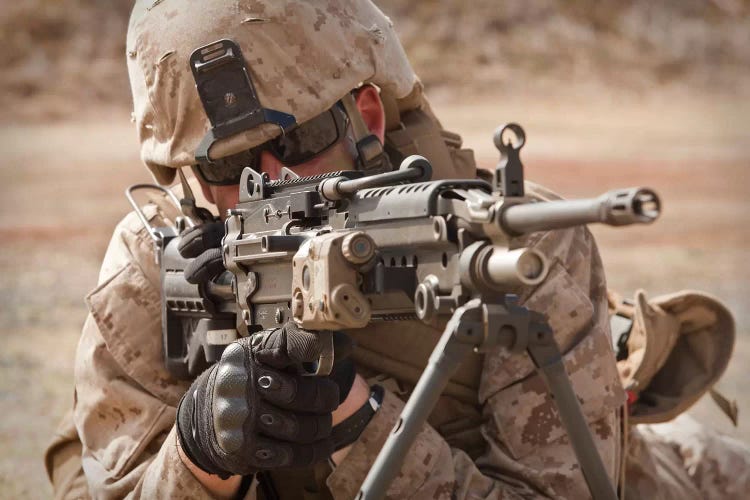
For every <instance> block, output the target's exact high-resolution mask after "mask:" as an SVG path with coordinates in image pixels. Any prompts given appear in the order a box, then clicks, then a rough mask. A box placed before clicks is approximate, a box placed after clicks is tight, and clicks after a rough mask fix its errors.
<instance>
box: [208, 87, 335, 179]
mask: <svg viewBox="0 0 750 500" xmlns="http://www.w3.org/2000/svg"><path fill="white" fill-rule="evenodd" d="M348 127H349V117H348V116H347V114H346V111H345V110H344V107H343V104H342V103H341V101H339V102H337V103H336V104H334V105H333V106H332V107H331V108H330V109H329V110H328V111H325V112H323V113H321V114H319V115H318V116H316V117H315V118H313V119H311V120H308V121H306V122H305V123H302V124H301V125H298V126H297V127H295V128H293V129H292V130H290V131H288V132H286V133H285V134H282V135H281V136H279V137H277V138H275V139H272V140H270V141H268V142H265V143H263V144H261V145H259V146H256V147H254V148H250V149H248V150H246V151H242V152H241V153H237V154H234V155H231V156H227V157H225V158H219V159H218V160H212V161H211V163H210V164H208V163H198V164H195V165H193V171H194V172H195V173H196V175H198V176H200V177H201V178H202V179H203V180H204V181H205V182H206V183H207V184H211V185H214V186H227V185H232V184H239V183H240V177H241V176H242V171H243V170H244V169H245V168H246V167H250V168H252V169H253V170H255V171H257V172H260V168H259V167H260V156H261V153H262V152H263V151H268V152H269V153H271V154H272V155H273V156H274V157H275V158H276V159H277V160H279V161H280V162H281V163H282V164H283V165H284V166H285V167H289V168H293V167H294V166H296V165H300V164H302V163H305V162H307V161H310V160H311V159H313V158H315V157H316V156H318V155H320V154H322V153H324V152H325V151H327V150H328V149H329V148H331V147H332V146H334V145H335V144H337V143H338V142H339V141H341V139H343V138H344V137H346V131H347V128H348Z"/></svg>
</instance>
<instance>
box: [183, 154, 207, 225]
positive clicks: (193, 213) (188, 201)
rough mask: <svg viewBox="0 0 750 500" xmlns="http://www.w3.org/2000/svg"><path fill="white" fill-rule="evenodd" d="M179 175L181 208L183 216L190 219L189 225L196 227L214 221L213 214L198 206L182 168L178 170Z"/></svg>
mask: <svg viewBox="0 0 750 500" xmlns="http://www.w3.org/2000/svg"><path fill="white" fill-rule="evenodd" d="M177 174H178V175H179V177H180V184H182V198H181V199H180V208H181V209H182V215H184V216H185V217H186V218H187V219H188V221H190V222H189V223H188V225H190V226H194V225H198V224H202V223H204V222H209V221H210V220H212V219H213V215H212V214H211V212H209V211H208V210H206V209H205V208H203V207H199V206H198V205H196V203H195V195H194V194H193V190H192V189H191V188H190V184H188V180H187V177H185V173H184V172H183V171H182V168H178V169H177Z"/></svg>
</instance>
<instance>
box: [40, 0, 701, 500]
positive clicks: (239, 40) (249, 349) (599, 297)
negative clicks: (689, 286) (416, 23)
mask: <svg viewBox="0 0 750 500" xmlns="http://www.w3.org/2000/svg"><path fill="white" fill-rule="evenodd" d="M220 39H227V40H231V41H232V42H233V43H236V44H237V46H238V47H239V50H240V52H241V56H242V58H243V59H242V62H243V63H244V65H245V66H246V67H247V71H248V74H249V76H250V78H251V80H252V82H253V83H254V85H255V88H256V90H257V97H258V101H259V106H260V107H262V108H265V109H266V110H273V111H274V113H269V114H263V116H262V117H261V118H259V117H258V116H255V118H252V119H248V120H234V121H232V120H231V118H233V117H234V118H236V116H235V115H232V109H233V106H240V107H241V106H243V105H245V104H246V102H244V101H243V100H242V99H241V98H238V95H240V97H241V94H234V93H223V94H221V93H220V94H216V93H215V92H214V93H213V94H212V90H211V88H210V87H209V88H208V89H207V90H206V95H201V94H199V92H198V91H197V90H196V79H199V78H201V76H200V75H199V74H198V73H199V72H196V74H195V75H194V74H193V73H192V72H191V66H190V64H189V58H190V56H191V54H192V53H193V52H194V51H195V50H196V49H198V48H200V47H204V48H206V49H205V50H206V51H207V52H205V53H204V55H206V54H209V53H210V50H211V47H212V45H211V44H212V42H215V41H217V40H220ZM127 59H128V69H129V73H130V80H131V87H132V92H133V98H134V107H135V112H134V115H135V122H136V126H137V129H138V134H139V138H140V141H141V157H142V159H143V161H144V162H145V164H146V165H147V166H148V168H149V169H150V170H151V172H152V174H153V175H154V177H155V178H156V180H157V181H158V182H159V183H161V184H169V183H171V182H172V181H173V180H174V178H175V172H176V169H180V168H183V167H191V168H192V169H193V171H194V172H195V174H196V177H197V179H198V181H199V183H200V186H201V189H202V192H203V194H204V196H205V198H206V199H207V200H208V201H209V202H211V203H214V204H215V205H216V206H217V207H218V210H219V213H220V214H223V213H225V212H226V210H227V209H228V208H231V207H233V206H234V205H235V204H236V202H237V197H238V182H239V174H240V172H241V171H242V168H243V167H245V166H248V165H252V166H254V167H255V168H256V169H257V170H260V171H263V172H266V173H268V174H269V175H270V176H271V177H272V178H274V177H277V176H278V175H279V172H280V170H281V167H282V166H285V167H288V168H292V169H293V170H295V171H296V172H297V173H299V174H300V175H308V174H313V173H321V172H325V171H331V170H340V169H344V168H346V169H352V168H360V169H370V168H387V167H388V165H390V164H394V163H397V162H398V161H399V159H400V158H402V157H403V156H405V155H408V154H412V153H416V152H418V153H420V154H423V155H424V156H426V157H428V158H429V159H430V160H431V162H432V163H433V166H434V167H435V177H436V178H440V177H443V178H445V177H459V178H466V177H473V176H475V175H478V172H476V169H475V166H474V164H473V157H472V155H471V152H470V151H467V150H462V149H460V145H461V140H460V137H458V136H456V135H455V134H452V133H450V132H447V131H444V130H442V128H441V127H440V124H439V122H437V120H436V119H435V118H434V116H433V115H432V113H431V111H430V108H429V105H428V103H427V101H426V99H425V97H424V96H423V93H422V86H421V84H420V82H419V80H418V78H417V77H416V75H415V74H414V72H413V70H412V68H411V67H410V65H409V63H408V61H407V59H406V56H405V55H404V53H403V49H402V48H401V46H400V43H399V41H398V38H397V37H396V34H395V32H394V30H393V26H392V23H391V22H390V20H389V19H388V18H387V17H385V16H384V15H383V14H382V13H381V12H380V11H379V10H378V9H377V8H376V7H375V6H374V5H373V4H372V3H370V2H368V1H366V0H357V1H353V2H338V1H331V2H268V1H255V2H249V1H248V2H245V1H240V2H233V3H228V2H223V1H206V2H194V3H191V4H189V5H183V4H179V5H178V4H177V3H176V2H170V1H160V0H157V1H153V0H144V1H138V2H136V5H135V8H134V11H133V14H132V17H131V20H130V25H129V30H128V40H127ZM235 62H236V61H235ZM224 84H225V85H231V82H230V83H226V82H222V85H224ZM219 88H223V87H221V85H219ZM204 90H205V89H204ZM211 97H213V98H214V99H213V100H212V99H211ZM216 99H218V100H219V101H220V103H219V105H218V108H217V107H216V106H217V105H216V102H217V101H216ZM222 106H223V108H222ZM216 109H226V110H229V111H227V113H226V114H224V115H222V114H221V113H220V112H217V111H216ZM276 112H278V113H277V114H275V113H276ZM261 114H262V113H261ZM288 116H292V117H293V119H294V120H295V122H296V123H297V124H298V125H297V126H296V127H287V125H288V118H287V117H288ZM285 120H286V121H285ZM283 129H286V130H284V133H283V134H282V130H283ZM207 132H208V133H207ZM373 136H374V137H375V138H377V141H376V142H373V140H372V137H373ZM381 145H384V147H385V150H384V151H383V150H382V147H383V146H381ZM534 192H535V195H536V196H538V197H539V198H542V199H548V198H553V197H554V195H552V194H551V193H549V192H546V191H545V190H543V189H542V188H535V189H534ZM144 211H145V213H146V215H147V216H148V218H149V220H150V221H151V223H152V224H161V223H162V222H163V220H164V219H165V218H167V217H169V215H168V214H166V213H164V211H162V210H160V209H159V206H158V204H157V205H148V206H146V207H145V209H144ZM210 227H212V226H211V225H210V224H209V225H205V226H201V227H199V229H196V230H194V231H191V233H190V234H189V235H187V236H186V238H185V240H186V241H189V242H190V243H191V244H190V245H189V246H190V248H188V249H186V250H185V252H186V254H189V255H190V256H197V255H200V254H201V253H202V252H203V251H204V250H210V248H211V247H213V246H215V245H216V244H217V241H216V235H215V233H214V234H213V236H212V234H211V231H210V230H209V229H208V228H210ZM213 227H215V226H213ZM522 243H523V245H525V246H532V247H535V248H537V249H539V250H540V251H542V252H543V253H545V254H546V255H547V256H548V257H549V258H550V261H551V262H553V263H554V265H553V266H552V269H551V272H550V273H549V276H548V277H547V279H546V280H545V281H544V282H543V283H542V284H540V285H538V286H536V287H532V288H529V289H527V290H524V292H523V294H522V295H521V301H522V303H524V304H525V305H526V306H527V307H529V308H531V309H534V310H538V311H541V312H544V313H545V314H547V315H548V317H549V320H550V324H551V326H552V328H553V329H554V331H555V336H556V339H557V341H558V343H559V344H560V346H561V349H562V350H563V352H564V353H565V366H566V369H567V371H568V373H569V375H570V377H571V380H572V382H573V385H574V389H575V391H576V393H577V395H578V396H579V398H580V400H581V401H582V407H583V411H584V414H585V416H586V419H587V420H588V422H589V424H590V426H591V428H592V430H593V431H594V437H595V439H596V441H597V447H598V451H599V453H600V455H601V456H602V458H603V460H604V462H605V465H606V467H607V470H608V471H609V474H610V478H611V479H612V481H614V482H616V483H617V482H619V481H620V475H621V471H622V470H623V469H624V467H623V462H622V461H623V456H624V446H623V442H624V441H623V440H624V433H623V418H622V417H623V411H624V403H625V393H624V391H623V389H622V387H621V384H620V381H619V377H618V372H617V369H616V367H615V362H614V357H613V353H612V348H611V344H610V340H609V337H608V332H609V319H608V317H609V315H608V306H607V295H606V286H605V281H604V275H603V271H602V267H601V261H600V259H599V255H598V252H597V249H596V245H595V243H594V241H593V239H592V237H591V235H590V233H589V232H588V231H587V230H586V229H585V228H576V229H570V230H565V231H556V232H551V233H544V234H535V235H533V236H531V237H528V238H525V239H524V240H523V242H522ZM519 244H521V242H520V241H519ZM198 260H200V258H199V259H197V261H198ZM209 267H210V266H209ZM196 269H197V273H196V275H197V276H198V277H197V278H196V279H201V276H200V275H201V273H210V272H215V268H214V269H212V270H208V271H206V269H207V268H206V267H205V266H200V265H197V266H196ZM196 269H194V270H196ZM159 301H160V294H159V269H158V267H157V266H156V265H155V263H154V255H153V247H152V245H151V242H150V239H149V237H148V234H147V232H146V230H145V228H143V227H142V224H141V223H140V222H139V221H138V219H137V217H135V215H134V214H130V215H128V216H127V217H126V218H125V219H124V220H123V221H122V222H121V223H120V225H119V226H118V227H117V229H116V231H115V234H114V236H113V238H112V241H111V243H110V246H109V248H108V250H107V254H106V256H105V259H104V262H103V264H102V270H101V273H100V278H99V284H98V286H97V287H96V288H95V289H94V290H93V291H92V292H91V293H90V294H89V295H88V297H87V303H88V306H89V310H90V315H89V317H88V319H87V321H86V323H85V325H84V328H83V332H82V336H81V340H80V344H79V346H78V350H77V355H76V364H75V387H76V398H75V404H74V409H73V413H72V416H70V418H68V419H66V420H65V421H64V423H63V426H62V427H61V431H60V434H59V436H58V438H57V439H56V441H55V442H54V443H53V445H52V446H51V447H50V449H49V450H48V453H47V467H48V471H49V473H50V477H51V479H52V481H53V484H54V487H55V494H56V496H57V497H60V498H63V497H68V498H73V497H84V496H87V495H91V496H93V497H97V498H120V497H124V496H131V497H144V498H152V497H169V498H209V497H217V498H234V497H242V498H264V499H273V498H282V499H287V498H308V497H312V498H316V497H319V498H337V499H339V498H340V499H348V498H352V497H353V496H354V495H355V494H356V491H357V488H358V487H359V485H360V484H361V482H362V480H363V479H364V477H365V475H366V473H367V471H368V469H369V467H370V465H371V464H372V462H373V460H374V458H375V456H376V454H377V453H378V451H379V449H380V447H381V445H382V443H383V442H384V440H385V438H386V437H387V434H388V433H389V431H390V429H391V428H392V426H393V424H394V422H395V421H396V419H397V417H398V415H399V413H400V411H401V408H402V407H403V399H405V398H406V397H407V396H408V393H409V389H410V388H411V387H413V385H414V384H415V383H416V380H417V379H418V377H419V374H420V373H421V369H422V368H423V367H424V365H425V363H426V360H427V357H428V355H429V353H430V352H431V350H432V347H433V346H434V343H435V342H436V340H437V338H438V337H439V334H440V332H439V331H436V330H434V329H431V328H428V327H427V326H425V325H423V324H420V323H416V322H408V323H407V322H404V323H398V324H396V325H397V326H394V325H387V326H372V327H368V328H366V329H363V330H362V331H357V332H350V334H351V336H352V337H353V338H354V340H355V341H356V347H355V349H354V351H353V353H352V355H351V359H352V360H353V361H354V363H353V364H352V363H348V364H347V363H344V364H341V365H339V366H338V367H337V369H336V374H335V376H334V377H332V378H330V379H326V378H318V379H311V378H302V377H298V376H296V375H293V374H291V373H290V372H288V371H287V370H285V368H286V367H288V366H290V365H291V364H292V363H294V361H295V360H296V359H297V358H296V356H297V355H298V351H297V350H296V349H295V346H296V345H297V344H296V342H298V341H300V342H304V341H305V339H306V335H307V334H306V332H303V331H300V330H298V329H296V328H294V327H293V326H292V325H288V326H287V327H284V328H280V329H277V330H273V331H267V332H264V333H263V334H262V335H256V336H253V337H251V338H247V339H242V340H240V341H238V342H236V343H234V344H231V345H230V346H229V347H228V348H227V349H226V351H225V353H224V355H223V356H222V358H221V360H220V361H219V362H218V363H217V364H216V365H214V366H213V367H211V368H209V369H208V370H207V371H206V372H204V373H203V374H202V375H201V376H199V377H198V378H197V379H196V380H195V381H181V380H177V379H175V378H174V377H172V376H171V375H170V374H169V372H168V371H167V370H166V369H165V367H164V365H163V356H162V345H161V317H160V311H161V310H160V304H159ZM355 367H356V368H355ZM355 370H356V371H355ZM664 442H666V441H664ZM665 446H666V445H665ZM646 453H647V451H646ZM663 456H666V455H663ZM666 462H669V461H668V460H666V459H665V463H666ZM670 463H672V462H670ZM289 466H294V467H293V468H289ZM691 485H692V483H691ZM691 487H694V488H697V487H696V486H691ZM696 491H698V490H696ZM587 495H588V490H587V488H586V485H585V482H584V481H583V478H582V475H581V473H580V470H579V468H578V465H577V461H576V458H575V455H574V453H573V450H572V448H571V446H570V443H569V440H568V437H567V435H566V433H565V431H564V429H563V427H562V426H561V424H560V423H559V421H558V419H557V416H556V412H555V409H554V405H553V402H552V401H551V399H550V397H549V395H548V394H547V392H546V390H545V386H544V384H543V382H542V380H541V379H540V377H539V376H538V375H537V374H536V373H535V371H534V367H533V365H532V363H531V362H530V360H529V359H527V358H526V357H525V356H522V355H510V354H508V353H506V352H499V351H498V352H492V353H488V354H486V355H484V356H483V357H480V356H476V357H475V358H473V359H471V360H469V361H467V362H466V363H465V364H464V366H463V367H462V368H461V369H460V370H459V371H458V372H457V374H456V375H455V376H454V377H453V379H452V380H451V382H450V383H449V385H448V387H447V389H446V390H445V392H444V394H443V396H442V397H441V399H440V401H439V402H438V404H437V406H436V407H435V409H434V411H433V413H432V415H431V417H430V420H429V425H425V426H424V428H423V429H422V431H421V434H420V436H419V437H418V439H417V441H416V444H415V445H414V447H413V449H412V450H411V452H410V454H409V456H408V457H407V458H406V460H405V462H404V465H403V467H402V470H401V473H400V475H399V476H398V478H397V479H396V480H395V481H394V483H393V484H392V485H391V488H390V490H389V496H390V497H392V498H411V497H415V498H454V497H455V498H468V497H474V498H477V497H478V498H500V497H513V498H515V497H534V496H547V497H565V498H583V497H586V496H587Z"/></svg>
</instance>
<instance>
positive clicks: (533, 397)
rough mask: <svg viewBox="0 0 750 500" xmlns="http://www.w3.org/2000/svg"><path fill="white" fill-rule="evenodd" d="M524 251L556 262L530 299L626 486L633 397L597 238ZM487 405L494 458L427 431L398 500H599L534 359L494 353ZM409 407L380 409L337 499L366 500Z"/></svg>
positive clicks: (555, 236)
mask: <svg viewBox="0 0 750 500" xmlns="http://www.w3.org/2000/svg"><path fill="white" fill-rule="evenodd" d="M519 243H520V242H519ZM524 244H527V245H530V246H533V247H535V248H537V249H539V250H540V251H542V252H544V253H545V254H546V255H547V256H548V257H549V258H550V263H551V272H550V275H549V276H548V278H547V279H546V280H545V282H543V283H542V284H540V285H538V286H537V287H535V288H533V289H529V290H526V292H525V293H524V294H523V295H522V297H521V299H522V301H523V302H525V304H526V305H527V306H528V307H530V308H532V309H535V310H539V311H541V312H544V313H546V314H547V315H548V316H549V321H550V324H551V326H552V327H553V329H554V330H555V332H556V338H557V341H558V343H559V344H560V347H561V349H562V351H563V352H564V353H566V354H565V365H566V369H567V371H568V373H569V375H570V376H571V379H572V382H573V386H574V389H575V391H576V393H577V395H578V396H579V398H580V399H581V402H582V406H583V410H584V414H585V416H586V418H587V420H588V421H589V424H590V426H591V428H592V430H593V431H594V437H595V439H596V440H597V446H598V449H599V452H600V453H601V454H602V456H603V459H604V462H605V464H606V466H607V468H608V470H609V471H610V474H611V476H612V478H615V479H616V475H617V474H616V471H617V470H618V465H619V464H618V460H619V455H620V447H619V444H620V443H619V409H620V407H621V405H622V402H623V393H622V391H621V389H620V387H619V383H618V379H617V373H616V370H615V366H614V357H613V355H612V352H611V347H610V344H609V339H608V319H607V304H606V297H605V294H606V288H605V282H604V278H603V273H602V269H601V262H600V260H599V256H598V253H597V250H596V246H595V244H594V242H593V238H592V237H591V235H590V233H589V232H588V231H587V230H585V229H583V228H578V229H572V230H566V231H556V232H552V233H545V234H540V235H536V236H535V237H534V239H532V240H528V241H525V242H524ZM479 399H480V403H481V404H482V408H483V412H484V415H485V417H486V418H485V423H484V424H483V425H482V428H481V432H482V436H483V437H484V440H485V444H486V451H485V453H484V454H483V455H481V456H480V457H478V458H477V459H476V460H472V459H471V458H470V457H469V456H468V455H467V454H466V453H465V452H464V451H462V450H459V449H457V448H451V446H450V445H449V444H448V443H447V442H446V441H445V439H443V437H442V436H441V435H440V434H439V433H438V432H437V431H436V430H435V429H434V428H432V427H431V426H429V425H425V426H424V427H423V428H422V431H421V433H420V435H419V436H418V437H417V439H416V442H415V445H414V446H413V447H412V449H411V450H410V452H409V455H408V457H407V458H406V460H405V462H404V465H403V467H402V470H401V473H400V475H399V476H398V477H397V478H396V480H395V481H394V482H393V484H392V485H391V488H390V489H389V492H388V495H389V496H391V497H393V498H469V497H470V498H497V497H506V496H510V497H514V496H516V495H520V496H529V495H532V496H533V495H535V494H536V495H538V494H544V495H551V496H553V497H560V496H562V497H568V498H578V497H586V496H588V495H589V493H588V490H587V487H586V483H585V482H584V480H583V477H582V476H581V474H580V472H579V469H578V465H577V461H576V458H575V454H574V452H573V450H572V448H571V446H570V443H569V441H568V439H567V435H566V434H565V431H564V429H563V428H562V426H561V424H560V423H559V421H558V420H557V414H556V410H555V409H554V404H553V402H552V401H551V399H550V398H549V395H548V394H547V392H546V389H545V386H544V383H543V382H542V381H541V380H540V379H539V377H538V375H536V374H535V373H534V367H533V365H532V363H531V362H530V360H529V359H528V357H527V356H526V355H525V354H523V355H510V354H508V353H505V352H502V351H497V352H492V353H488V354H487V355H485V360H484V369H483V374H482V380H481V385H480V389H479ZM402 407H403V402H402V401H401V400H400V399H399V398H398V397H396V396H395V395H393V394H392V393H389V392H386V395H385V398H384V400H383V405H382V407H381V409H380V411H379V412H378V413H376V415H375V416H374V417H373V419H372V421H371V422H370V424H369V425H368V426H367V428H366V429H365V431H364V432H363V434H362V435H361V436H360V439H359V440H358V441H357V442H356V443H355V444H354V445H353V446H352V449H351V451H350V453H349V454H348V456H347V457H346V458H345V459H344V460H343V461H342V462H341V463H340V464H339V465H338V467H337V468H336V470H335V471H334V472H333V474H332V475H331V476H330V477H329V480H328V484H329V486H330V488H331V490H332V492H333V493H334V497H335V498H342V499H343V498H352V497H353V496H354V495H355V494H356V492H357V490H358V488H359V486H360V485H361V483H362V481H363V480H364V477H365V475H366V474H367V471H368V470H369V468H370V466H371V464H372V463H373V461H374V459H375V456H376V455H377V453H378V451H379V450H380V447H381V446H382V444H383V442H384V441H385V439H386V437H387V436H388V434H389V433H390V431H391V429H392V427H393V424H394V423H395V422H396V420H397V418H398V415H399V414H400V412H401V409H402Z"/></svg>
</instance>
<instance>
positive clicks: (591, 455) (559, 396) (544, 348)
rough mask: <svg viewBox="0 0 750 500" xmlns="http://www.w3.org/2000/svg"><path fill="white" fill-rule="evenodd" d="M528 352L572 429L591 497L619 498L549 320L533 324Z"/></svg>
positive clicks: (574, 448) (562, 415)
mask: <svg viewBox="0 0 750 500" xmlns="http://www.w3.org/2000/svg"><path fill="white" fill-rule="evenodd" d="M531 314H532V315H533V316H537V317H542V315H540V314H538V313H533V312H532V313H531ZM542 318H543V317H542ZM526 351H527V352H528V354H529V356H530V357H531V359H532V361H533V362H534V364H535V365H536V367H537V369H538V370H539V373H540V374H541V376H542V378H543V379H544V381H545V383H546V384H547V388H548V389H549V391H550V393H551V394H552V396H553V399H554V401H555V405H557V411H558V413H559V414H560V420H562V423H563V425H564V426H565V430H566V431H567V432H568V437H569V438H570V443H571V444H572V446H573V450H574V451H575V454H576V457H577V458H578V463H579V464H580V465H581V471H582V472H583V477H584V478H585V479H586V484H587V485H588V487H589V491H590V492H591V496H592V497H593V498H594V500H605V499H606V500H609V499H613V500H616V499H617V493H616V492H615V488H614V486H613V485H612V482H611V481H610V479H609V474H607V469H606V468H605V467H604V462H603V461H602V458H601V456H600V455H599V452H598V450H597V448H596V444H595V442H594V437H593V435H592V434H591V429H590V428H589V426H588V423H587V422H586V418H585V417H584V416H583V410H582V409H581V405H580V403H579V402H578V398H577V397H576V394H575V392H574V391H573V385H572V384H571V383H570V378H569V377H568V373H567V372H566V371H565V366H564V365H563V361H562V353H561V352H560V347H559V346H558V345H557V341H555V337H554V336H553V332H552V329H551V328H550V327H549V325H548V324H547V322H546V321H545V320H543V319H542V321H531V322H530V323H529V331H528V344H527V346H526Z"/></svg>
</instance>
